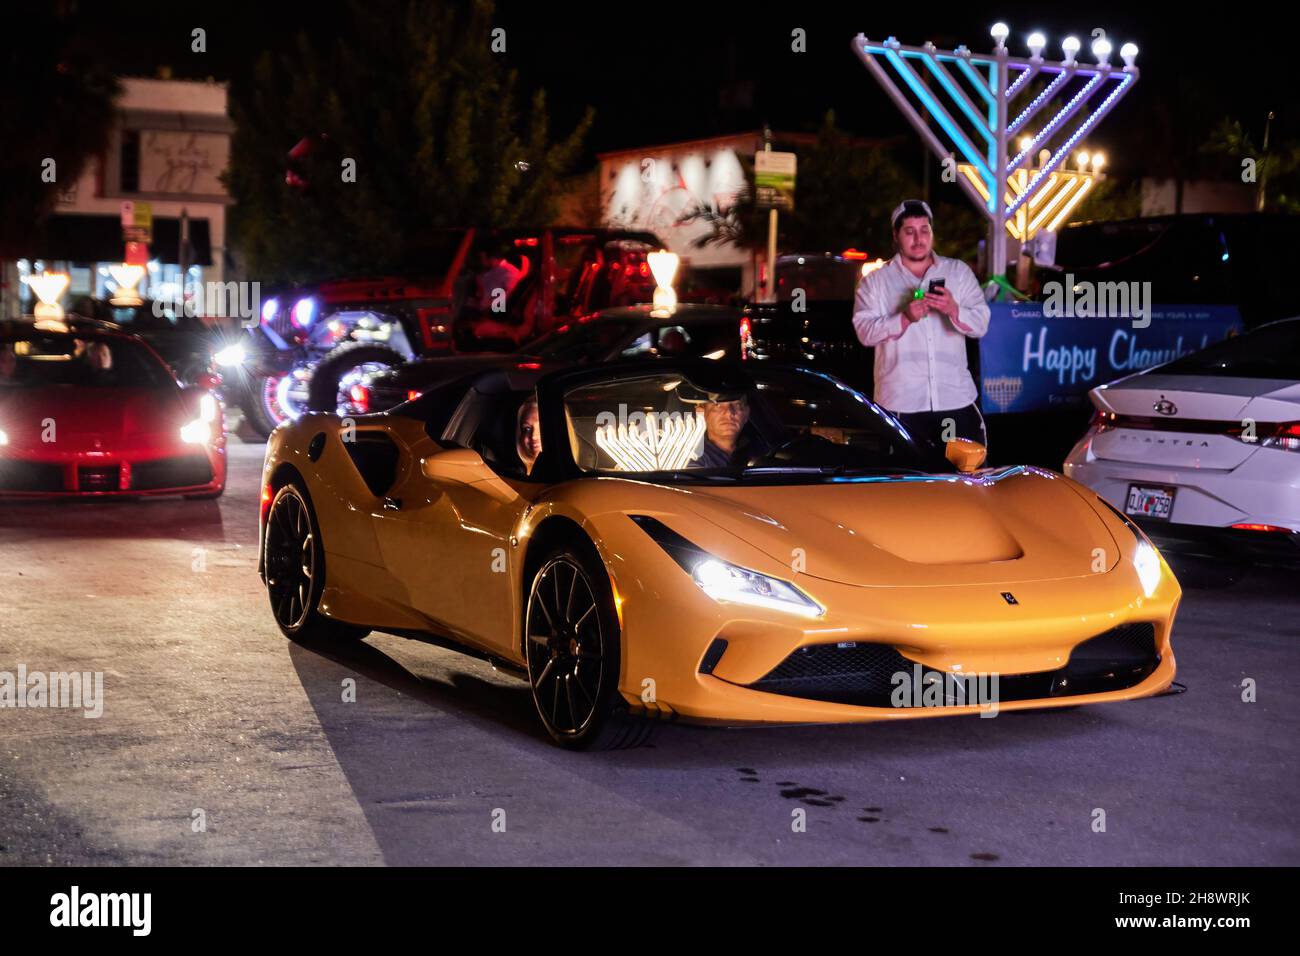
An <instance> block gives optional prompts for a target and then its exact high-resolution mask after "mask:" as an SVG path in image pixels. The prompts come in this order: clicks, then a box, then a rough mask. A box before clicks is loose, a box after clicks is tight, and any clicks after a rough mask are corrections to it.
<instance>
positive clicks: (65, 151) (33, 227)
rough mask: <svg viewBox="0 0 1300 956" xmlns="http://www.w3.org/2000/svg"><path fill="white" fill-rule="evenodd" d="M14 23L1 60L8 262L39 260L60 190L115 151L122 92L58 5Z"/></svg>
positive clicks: (1, 211) (2, 241) (3, 245)
mask: <svg viewBox="0 0 1300 956" xmlns="http://www.w3.org/2000/svg"><path fill="white" fill-rule="evenodd" d="M10 25H11V26H12V27H13V36H11V37H10V42H8V43H6V44H5V46H6V49H5V54H4V56H3V57H0V116H3V121H2V122H3V124H4V130H5V135H4V148H3V149H0V184H2V185H3V188H0V259H15V258H19V257H22V256H27V255H30V254H31V249H30V242H31V239H32V236H33V233H34V232H37V231H38V230H39V229H40V226H41V222H42V221H43V220H44V219H45V218H46V217H47V216H48V215H49V214H50V212H51V211H52V210H53V209H54V206H55V204H56V202H57V200H58V194H59V192H60V191H62V190H65V189H67V188H69V187H70V186H72V185H73V184H75V183H76V182H77V179H78V178H79V177H80V176H81V174H82V172H83V170H84V168H85V164H86V162H88V161H89V159H90V158H91V157H93V156H95V155H97V154H100V153H102V152H103V151H104V149H105V147H106V146H107V145H108V138H109V131H110V130H111V128H112V122H113V100H114V98H115V97H116V96H117V94H118V84H117V81H116V80H115V79H114V78H113V76H112V73H111V71H109V70H108V69H107V68H105V67H104V65H103V63H102V61H101V59H100V55H101V53H102V51H101V50H99V49H97V48H96V47H95V46H94V45H93V44H88V43H85V42H84V41H83V40H78V39H74V37H75V34H74V33H73V32H72V31H70V30H69V29H68V24H67V23H66V22H65V20H64V18H63V17H62V15H61V14H60V13H59V12H58V11H57V10H56V9H55V8H54V7H52V6H48V5H44V4H35V5H33V6H32V7H30V8H26V9H24V11H23V13H22V16H21V17H18V16H16V15H15V14H12V13H11V15H10ZM48 160H53V162H54V165H53V167H50V166H49V165H48V163H47V161H48ZM50 168H52V170H53V175H54V181H53V182H46V181H45V178H44V177H43V175H42V174H43V173H44V172H45V170H47V169H50Z"/></svg>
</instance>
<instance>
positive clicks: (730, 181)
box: [601, 146, 745, 262]
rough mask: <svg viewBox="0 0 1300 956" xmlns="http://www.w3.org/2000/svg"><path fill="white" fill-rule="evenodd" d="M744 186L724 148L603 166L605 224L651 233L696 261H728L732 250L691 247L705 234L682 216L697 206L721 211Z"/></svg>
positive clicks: (736, 162)
mask: <svg viewBox="0 0 1300 956" xmlns="http://www.w3.org/2000/svg"><path fill="white" fill-rule="evenodd" d="M744 185H745V172H744V169H743V167H742V166H741V164H740V160H739V159H738V158H737V156H736V151H735V149H734V148H732V147H730V146H723V147H716V146H714V147H712V148H709V149H698V148H696V149H691V148H687V149H681V150H669V151H662V152H656V153H653V154H650V155H646V156H642V157H636V156H628V157H626V158H625V159H624V158H620V159H618V160H615V161H610V162H608V163H607V165H606V166H605V175H604V181H603V182H602V184H601V186H602V205H603V207H604V216H605V222H606V223H607V224H608V225H610V226H612V227H615V228H624V229H644V230H647V231H649V232H653V233H654V234H655V235H657V236H659V238H661V239H662V240H663V241H664V242H665V243H666V244H667V245H668V248H669V249H671V250H672V251H674V252H677V253H679V254H681V255H684V256H689V257H690V258H691V259H693V260H695V261H696V262H708V261H710V260H712V259H715V258H716V259H719V260H721V259H732V258H734V257H735V252H734V250H720V249H717V248H716V247H705V248H697V246H696V240H698V239H701V238H703V237H704V236H706V235H708V234H709V233H710V232H711V229H710V227H709V225H708V224H707V223H705V222H701V221H698V220H696V221H691V222H688V221H686V216H687V214H688V213H690V212H691V211H692V210H693V209H695V208H696V207H697V206H708V207H710V208H712V209H713V210H714V211H715V212H719V213H721V212H726V210H727V209H729V208H730V207H731V205H732V204H733V203H734V202H735V201H736V194H737V193H738V192H739V191H740V190H741V189H742V188H744Z"/></svg>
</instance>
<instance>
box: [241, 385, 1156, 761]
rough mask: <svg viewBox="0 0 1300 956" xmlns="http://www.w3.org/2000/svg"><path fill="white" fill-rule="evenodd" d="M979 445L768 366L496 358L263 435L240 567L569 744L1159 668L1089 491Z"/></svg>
mask: <svg viewBox="0 0 1300 956" xmlns="http://www.w3.org/2000/svg"><path fill="white" fill-rule="evenodd" d="M983 459H984V449H983V447H982V446H980V445H977V444H975V443H973V442H967V441H956V442H950V443H949V444H948V446H947V447H946V448H933V447H930V446H928V445H921V444H919V443H918V442H917V441H916V440H914V439H913V438H912V437H911V436H910V435H909V434H908V432H907V431H906V430H905V428H904V427H903V426H902V425H901V424H900V423H899V422H898V421H897V420H896V419H895V418H894V417H893V416H891V415H890V414H889V413H888V412H885V411H883V410H881V409H880V408H879V407H877V406H876V405H874V404H873V403H872V402H871V401H870V400H868V399H867V398H865V397H863V396H862V395H861V394H859V393H857V392H856V391H854V390H852V389H851V388H849V387H848V386H846V385H844V384H843V383H841V382H839V381H837V380H835V379H833V378H830V377H828V376H825V375H821V374H817V373H814V372H809V371H806V370H801V369H797V368H792V367H787V366H780V365H775V364H769V363H756V362H739V363H724V362H710V361H707V360H682V361H677V360H672V359H664V360H660V361H656V362H653V363H645V362H642V363H624V364H621V365H607V366H603V367H599V368H592V367H586V368H578V369H572V368H570V369H560V370H548V369H545V368H537V367H536V364H535V363H520V364H519V365H514V364H507V365H506V366H504V367H499V368H495V369H492V370H489V371H485V372H484V371H481V372H477V373H475V374H473V375H471V376H469V377H467V378H463V379H460V380H457V381H454V382H449V383H447V384H444V385H442V386H440V387H438V388H436V389H433V390H431V391H429V392H428V393H426V394H424V395H422V396H420V397H418V398H416V399H415V400H413V401H410V402H407V403H406V404H404V405H400V406H398V407H396V408H394V409H392V410H390V411H388V412H385V413H382V414H377V415H362V416H358V417H356V418H339V417H337V416H334V415H324V414H308V415H304V416H303V417H302V418H300V419H298V420H297V421H293V422H286V423H285V424H283V425H281V426H280V427H279V428H278V429H276V431H275V432H274V434H273V435H272V436H271V439H270V443H269V444H268V446H267V454H266V464H265V471H264V476H263V480H264V488H263V494H262V520H261V530H262V533H261V554H260V558H259V569H260V571H261V574H262V577H263V580H264V581H265V583H266V588H267V591H268V593H269V595H270V603H271V610H272V613H273V614H274V616H275V620H276V623H277V624H278V625H279V627H280V629H281V630H282V631H283V632H284V633H285V634H286V635H288V636H289V637H290V638H293V639H295V640H301V641H310V640H342V639H357V638H361V637H363V636H365V635H366V634H367V633H369V632H370V631H371V630H380V631H386V632H389V633H393V634H398V635H403V636H410V637H418V638H421V639H425V640H432V641H434V642H435V643H440V644H443V645H445V646H450V647H454V648H456V649H459V650H462V651H465V652H467V653H471V654H474V655H477V656H480V657H483V658H486V659H489V660H491V661H493V662H494V663H495V664H497V665H498V666H500V667H502V668H505V669H508V670H512V671H514V672H516V673H518V674H519V675H520V676H524V677H526V678H527V679H528V681H529V683H530V684H531V686H532V693H533V700H534V702H535V703H536V709H537V714H538V716H539V717H540V719H541V722H542V724H543V725H544V727H545V729H546V731H547V732H548V733H549V734H550V736H551V737H552V738H553V739H554V740H555V741H556V742H558V743H560V744H562V745H565V746H568V747H574V748H603V747H617V746H629V745H632V744H635V743H637V742H640V741H642V740H644V739H645V737H646V736H647V735H648V731H649V729H650V728H651V727H653V726H654V725H655V723H656V722H657V721H661V720H665V719H674V718H680V719H684V720H691V721H699V722H712V723H721V724H728V725H738V724H792V723H810V722H818V723H821V722H853V721H871V720H897V719H906V718H912V717H929V716H937V715H941V714H980V715H983V716H993V715H995V714H996V713H998V712H1000V711H1001V710H1017V709H1023V708H1042V707H1060V706H1072V705H1077V704H1089V703H1100V702H1105V701H1117V700H1126V699H1129V698H1136V697H1146V696H1150V695H1152V694H1156V693H1159V692H1160V691H1162V690H1164V689H1165V688H1166V687H1168V686H1169V684H1170V683H1171V681H1172V680H1173V677H1174V655H1173V652H1172V650H1171V648H1170V630H1171V627H1172V625H1173V620H1174V614H1175V612H1176V610H1177V606H1178V601H1179V598H1180V595H1181V591H1180V588H1179V586H1178V582H1177V581H1176V580H1175V578H1174V576H1173V574H1172V572H1171V571H1170V569H1169V567H1168V565H1166V564H1165V562H1164V560H1163V558H1162V557H1161V556H1160V554H1159V552H1158V551H1157V550H1156V549H1155V548H1154V547H1153V546H1152V545H1151V543H1150V541H1148V540H1147V538H1146V537H1145V536H1144V535H1143V533H1142V532H1141V531H1140V530H1139V529H1138V528H1137V527H1136V526H1135V525H1134V524H1132V523H1131V522H1130V521H1129V520H1128V519H1127V518H1125V517H1124V516H1123V515H1122V514H1120V513H1118V512H1117V511H1115V510H1114V509H1112V508H1111V507H1110V506H1109V505H1108V504H1106V502H1105V501H1103V500H1102V499H1101V498H1099V497H1097V495H1095V494H1094V493H1093V492H1091V491H1089V490H1088V489H1087V488H1084V487H1083V486H1081V485H1079V484H1076V483H1075V482H1073V481H1071V480H1069V479H1068V478H1065V477H1063V476H1061V475H1059V474H1055V473H1053V472H1050V471H1046V470H1043V469H1039V468H1033V467H1024V466H1018V467H1002V468H982V467H981V465H982V464H983Z"/></svg>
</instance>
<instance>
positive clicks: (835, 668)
mask: <svg viewBox="0 0 1300 956" xmlns="http://www.w3.org/2000/svg"><path fill="white" fill-rule="evenodd" d="M1159 663H1160V656H1159V655H1158V654H1157V653H1156V638H1155V625H1153V624H1149V623H1142V624H1124V625H1121V626H1120V627H1116V628H1113V629H1111V630H1109V631H1106V632H1105V633H1103V634H1098V635H1097V636H1096V637H1092V638H1089V639H1088V640H1086V641H1084V642H1083V643H1081V644H1078V645H1077V646H1076V647H1075V648H1074V650H1073V651H1072V652H1071V653H1070V660H1069V662H1068V663H1067V664H1066V665H1065V666H1064V667H1061V668H1058V669H1057V670H1053V671H1041V672H1035V673H1031V674H999V675H998V700H999V701H1001V702H1006V701H1015V700H1037V699H1040V698H1047V697H1072V696H1078V695H1082V694H1097V693H1102V692H1105V691H1114V690H1123V689H1124V688H1127V687H1133V686H1136V685H1137V684H1140V683H1142V681H1144V680H1145V679H1146V678H1147V677H1148V676H1150V674H1151V672H1152V671H1154V670H1155V669H1156V665H1157V664H1159ZM918 667H919V668H920V674H919V677H920V681H921V683H922V685H924V684H926V683H928V682H930V681H935V680H939V681H943V680H944V679H945V678H946V677H949V676H958V675H947V674H945V672H943V671H938V670H934V669H932V668H929V667H924V666H922V665H919V664H917V662H916V661H913V660H909V659H908V658H906V657H904V656H903V655H902V654H900V653H899V652H898V651H897V650H896V649H895V648H894V647H892V646H890V645H888V644H871V643H842V644H816V645H812V646H809V647H801V648H799V649H798V650H796V651H795V652H794V653H792V654H791V655H790V656H789V657H787V658H786V659H785V660H783V661H782V662H781V663H780V664H778V665H777V666H776V667H774V668H773V669H772V670H771V671H770V672H769V673H768V674H766V675H765V676H764V677H762V678H760V679H759V680H757V681H755V682H754V683H752V684H750V685H749V687H750V688H751V689H753V690H761V691H765V692H767V693H771V694H784V695H785V696H787V697H801V698H804V699H806V700H821V701H827V702H830V703H837V704H854V705H857V706H861V707H891V706H894V704H893V701H892V698H893V694H894V690H895V688H896V687H897V686H898V685H899V683H900V682H901V681H904V680H905V681H906V682H908V683H911V682H912V681H913V680H914V679H915V677H916V674H917V668H918ZM900 674H901V675H903V676H902V677H901V678H899V677H896V675H900ZM968 676H970V675H968ZM913 696H914V695H908V697H907V698H906V699H911V698H912V697H913ZM920 703H921V702H920V701H919V700H913V701H912V705H913V706H919V705H920Z"/></svg>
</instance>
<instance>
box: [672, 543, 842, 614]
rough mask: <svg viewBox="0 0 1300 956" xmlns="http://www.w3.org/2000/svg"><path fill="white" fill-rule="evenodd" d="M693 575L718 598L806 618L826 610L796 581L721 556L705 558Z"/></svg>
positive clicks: (705, 588) (710, 593)
mask: <svg viewBox="0 0 1300 956" xmlns="http://www.w3.org/2000/svg"><path fill="white" fill-rule="evenodd" d="M691 577H692V578H694V580H695V583H696V584H698V585H699V586H700V589H701V590H702V591H703V592H704V593H705V594H707V595H708V596H709V597H711V598H713V600H715V601H723V602H726V603H730V604H748V605H751V606H752V607H765V608H770V609H771V610H774V611H786V612H788V613H790V614H800V615H803V616H804V617H817V616H818V615H819V614H821V613H822V607H821V605H819V604H818V603H817V602H816V601H814V600H813V599H812V598H810V597H808V595H806V594H804V593H803V592H802V591H800V590H799V589H798V588H797V587H795V586H794V585H793V584H790V583H788V582H786V581H782V580H780V579H779V578H769V577H768V576H767V575H766V574H759V573H758V572H757V571H749V570H747V569H745V568H741V567H737V566H736V565H734V564H728V563H727V562H726V561H721V560H719V559H717V558H711V557H706V558H704V559H703V560H702V561H700V562H699V563H698V564H696V565H695V569H694V571H692V572H691Z"/></svg>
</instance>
